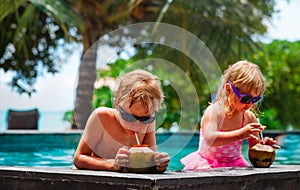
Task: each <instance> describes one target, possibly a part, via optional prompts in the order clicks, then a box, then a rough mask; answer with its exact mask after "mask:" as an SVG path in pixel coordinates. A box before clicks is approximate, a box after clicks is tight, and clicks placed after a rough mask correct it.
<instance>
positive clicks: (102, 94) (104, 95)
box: [93, 86, 113, 109]
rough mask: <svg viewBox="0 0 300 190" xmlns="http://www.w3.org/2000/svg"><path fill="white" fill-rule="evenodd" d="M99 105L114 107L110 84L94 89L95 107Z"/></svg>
mask: <svg viewBox="0 0 300 190" xmlns="http://www.w3.org/2000/svg"><path fill="white" fill-rule="evenodd" d="M97 107H110V108H111V107H113V101H112V91H111V89H110V88H109V87H108V86H102V87H101V88H96V89H95V90H94V98H93V109H96V108H97Z"/></svg>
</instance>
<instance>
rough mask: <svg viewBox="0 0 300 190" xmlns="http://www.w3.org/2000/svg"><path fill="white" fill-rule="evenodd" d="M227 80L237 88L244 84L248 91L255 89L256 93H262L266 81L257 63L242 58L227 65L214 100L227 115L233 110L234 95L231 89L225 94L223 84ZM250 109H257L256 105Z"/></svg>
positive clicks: (229, 115) (230, 114)
mask: <svg viewBox="0 0 300 190" xmlns="http://www.w3.org/2000/svg"><path fill="white" fill-rule="evenodd" d="M228 81H231V82H232V83H233V84H234V86H236V87H237V88H238V89H240V88H241V87H242V86H245V87H246V88H247V90H248V91H249V92H250V91H252V90H255V91H256V92H257V93H259V94H263V92H264V91H265V90H266V81H265V78H264V76H263V74H262V72H261V70H260V68H259V66H258V65H256V64H254V63H251V62H248V61H246V60H244V61H238V62H236V63H234V64H233V65H231V66H229V67H228V69H227V70H225V71H224V74H223V76H222V78H221V83H220V86H219V88H218V91H217V95H216V98H215V100H214V102H219V104H220V107H221V108H222V109H223V110H222V111H223V113H225V115H226V116H227V117H231V116H232V114H233V112H234V111H235V109H234V107H233V105H232V101H233V97H234V96H236V95H235V93H234V92H233V91H231V93H230V94H226V89H225V85H226V83H227V82H228ZM252 109H253V110H257V111H258V106H257V105H256V104H254V106H253V107H252Z"/></svg>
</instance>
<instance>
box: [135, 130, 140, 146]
mask: <svg viewBox="0 0 300 190" xmlns="http://www.w3.org/2000/svg"><path fill="white" fill-rule="evenodd" d="M134 135H135V139H136V142H137V144H138V145H140V140H139V137H138V134H137V132H135V133H134Z"/></svg>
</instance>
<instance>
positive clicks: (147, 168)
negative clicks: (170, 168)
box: [127, 145, 156, 173]
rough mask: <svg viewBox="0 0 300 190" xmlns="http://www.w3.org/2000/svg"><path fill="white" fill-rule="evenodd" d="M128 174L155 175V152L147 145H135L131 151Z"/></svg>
mask: <svg viewBox="0 0 300 190" xmlns="http://www.w3.org/2000/svg"><path fill="white" fill-rule="evenodd" d="M128 157H129V158H128V160H129V163H128V167H127V170H128V172H133V173H154V172H155V171H156V170H155V162H154V152H153V151H152V150H151V149H150V148H148V146H147V145H135V146H133V147H131V148H130V149H129V156H128Z"/></svg>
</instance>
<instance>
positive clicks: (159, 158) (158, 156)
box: [154, 152, 170, 173]
mask: <svg viewBox="0 0 300 190" xmlns="http://www.w3.org/2000/svg"><path fill="white" fill-rule="evenodd" d="M154 161H155V165H156V170H157V172H161V173H162V172H165V171H166V170H167V168H168V166H169V162H170V157H169V155H168V153H166V152H162V153H159V152H155V154H154Z"/></svg>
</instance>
